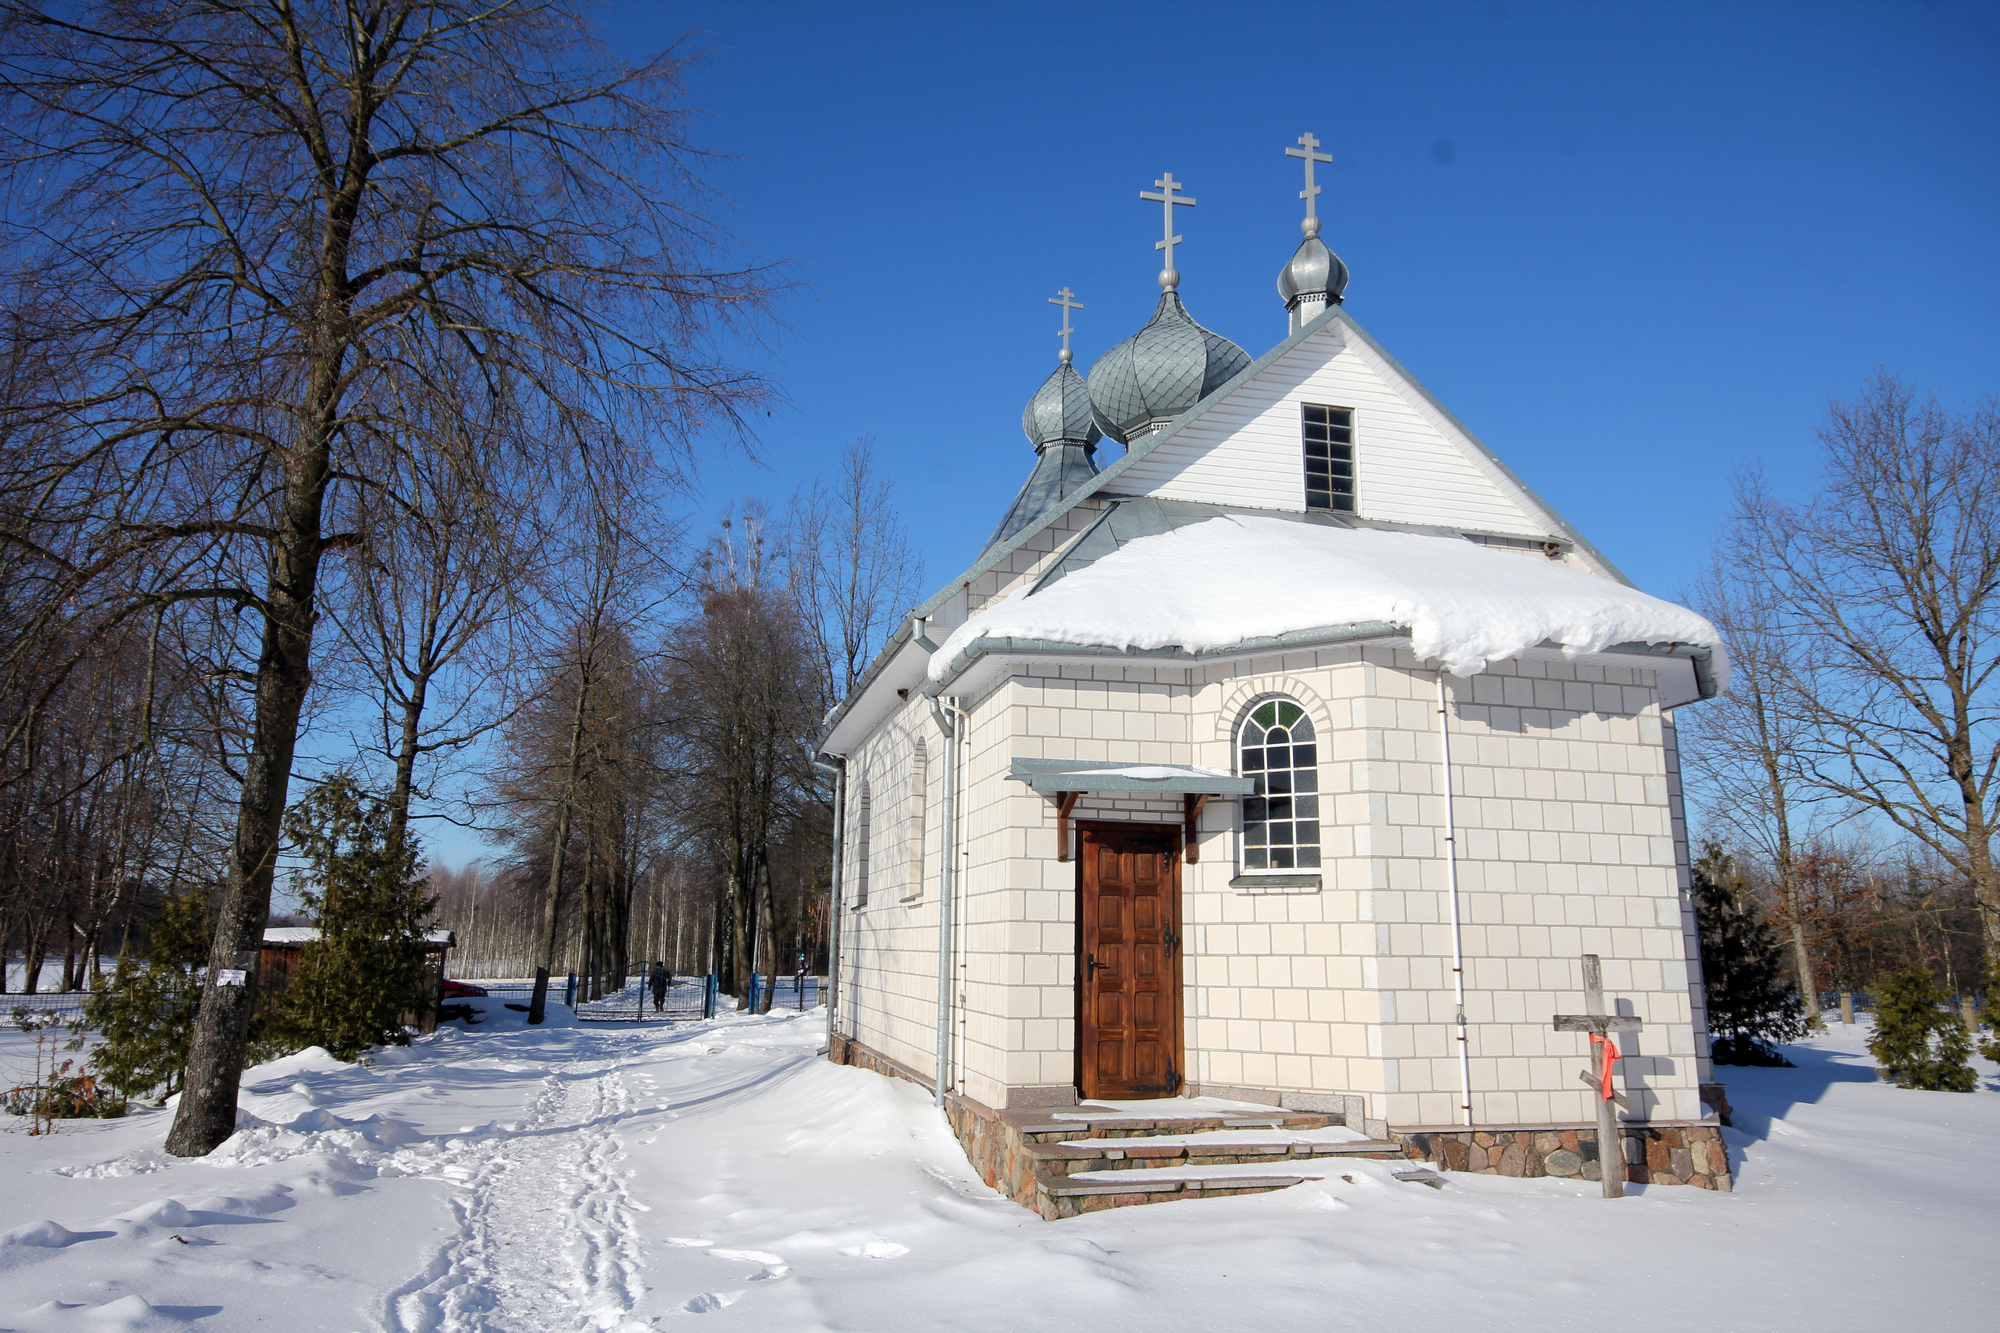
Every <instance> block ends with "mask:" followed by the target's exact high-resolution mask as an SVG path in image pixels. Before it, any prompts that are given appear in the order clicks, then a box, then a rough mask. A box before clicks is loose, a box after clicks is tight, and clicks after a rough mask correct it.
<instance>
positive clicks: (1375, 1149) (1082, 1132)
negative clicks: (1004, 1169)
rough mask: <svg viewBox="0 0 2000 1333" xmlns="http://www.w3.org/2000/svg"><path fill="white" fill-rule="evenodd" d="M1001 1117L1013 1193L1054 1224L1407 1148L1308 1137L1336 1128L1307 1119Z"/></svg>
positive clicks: (1225, 1191)
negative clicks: (1010, 1145)
mask: <svg viewBox="0 0 2000 1333" xmlns="http://www.w3.org/2000/svg"><path fill="white" fill-rule="evenodd" d="M999 1118H1000V1119H1001V1120H1002V1121H1003V1122H1004V1124H1005V1126H1006V1129H1007V1135H1008V1137H1009V1138H1010V1139H1012V1140H1013V1145H1014V1146H1013V1148H1012V1151H1011V1153H1010V1154H1009V1162H1010V1164H1011V1166H1012V1168H1013V1172H1012V1175H1013V1179H1014V1180H1015V1181H1017V1182H1018V1184H1017V1185H1016V1187H1015V1188H1014V1189H1013V1190H1012V1191H1011V1192H1012V1193H1013V1196H1014V1197H1015V1198H1016V1200H1017V1201H1019V1202H1021V1203H1023V1204H1026V1205H1027V1206H1028V1207H1030V1208H1033V1209H1034V1210H1035V1211H1036V1212H1038V1213H1040V1214H1041V1215H1042V1216H1043V1217H1044V1218H1047V1219H1049V1220H1051V1221H1053V1220H1056V1219H1058V1218H1064V1217H1076V1216H1078V1215H1080V1214H1083V1213H1089V1212H1098V1211H1101V1210H1103V1209H1107V1208H1128V1207H1133V1206H1136V1205H1141V1204H1149V1203H1167V1202H1172V1201H1175V1200H1180V1199H1203V1198H1223V1197H1228V1196H1232V1195H1238V1194H1263V1193H1267V1192H1269V1191H1271V1190H1280V1189H1285V1188H1288V1187H1289V1186H1292V1185H1296V1184H1298V1183H1299V1182H1300V1181H1302V1180H1308V1179H1315V1178H1319V1177H1324V1176H1326V1175H1329V1174H1332V1171H1333V1167H1334V1165H1335V1164H1336V1163H1337V1162H1339V1161H1340V1160H1342V1159H1351V1158H1356V1157H1374V1158H1395V1159H1401V1158H1402V1157H1403V1156H1404V1153H1403V1149H1402V1146H1401V1145H1400V1144H1396V1143H1392V1142H1388V1141H1386V1140H1380V1141H1378V1140H1359V1141H1344V1142H1342V1141H1330V1140H1326V1139H1313V1138H1307V1137H1303V1136H1304V1135H1305V1134H1306V1133H1307V1132H1308V1131H1312V1130H1321V1129H1326V1128H1328V1127H1330V1126H1333V1125H1335V1124H1337V1123H1338V1121H1337V1119H1336V1118H1335V1117H1333V1116H1329V1115H1320V1114H1316V1113H1309V1112H1291V1111H1282V1110H1273V1111H1270V1112H1262V1111H1251V1110H1249V1109H1247V1108H1246V1109H1245V1110H1244V1111H1242V1112H1237V1111H1235V1110H1234V1109H1231V1110H1227V1111H1222V1112H1218V1113H1213V1114H1175V1115H1160V1116H1154V1117H1147V1116H1144V1115H1143V1114H1134V1113H1133V1112H1132V1111H1129V1110H1125V1111H1107V1112H1105V1113H1103V1114H1093V1113H1091V1112H1090V1111H1089V1110H1087V1109H1080V1110H1071V1109H1069V1108H1062V1109H1061V1110H1059V1111H1039V1110H1038V1111H1025V1110H1013V1111H1004V1112H1001V1113H999ZM1259 1131H1264V1132H1263V1133H1259ZM1211 1135H1214V1136H1216V1137H1214V1138H1213V1139H1211V1138H1210V1137H1209V1136H1211ZM1023 1187H1025V1188H1023Z"/></svg>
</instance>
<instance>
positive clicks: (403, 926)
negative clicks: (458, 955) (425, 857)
mask: <svg viewBox="0 0 2000 1333" xmlns="http://www.w3.org/2000/svg"><path fill="white" fill-rule="evenodd" d="M286 835H287V837H288V838H289V839H290V841H291V842H292V844H293V846H294V847H295V848H296V850H297V851H298V853H299V855H300V856H301V857H302V858H303V859H304V861H305V863H306V869H305V872H304V874H303V875H302V876H301V888H302V893H301V897H302V898H303V899H304V901H305V905H306V910H307V911H309V912H311V913H312V914H313V915H314V917H316V918H317V921H318V925H319V938H318V939H317V940H314V941H312V942H311V943H308V944H307V945H306V946H305V947H304V949H303V950H301V952H300V958H299V965H298V968H297V970H296V971H295V972H294V973H293V974H292V983H291V986H290V988H289V989H288V990H287V991H286V992H285V995H284V998H283V1000H282V1001H281V1002H280V1004H279V1008H278V1011H277V1013H276V1014H274V1015H273V1018H272V1021H271V1023H270V1025H269V1028H268V1029H267V1034H268V1037H269V1038H272V1039H279V1040H282V1041H284V1042H285V1043H286V1044H288V1045H290V1046H293V1047H299V1046H324V1047H325V1048H326V1049H327V1050H328V1051H330V1052H331V1053H332V1054H333V1055H335V1056H336V1057H338V1058H340V1059H342V1060H352V1059H355V1058H357V1057H359V1056H360V1055H361V1054H362V1052H364V1051H366V1050H367V1049H368V1048H369V1047H371V1046H407V1045H408V1044H409V1041H410V1038H409V1034H408V1033H406V1032H405V1031H404V1030H403V1016H404V1015H405V1014H407V1013H411V1012H414V1011H416V1010H418V1009H420V1008H421V1007H422V1005H423V1004H424V1003H425V1000H426V996H425V983H426V981H427V979H428V973H427V971H426V969H425V967H424V948H423V946H424V922H425V920H426V919H427V918H428V917H429V916H430V914H431V911H432V909H433V908H434V907H436V905H437V899H436V898H434V897H432V896H430V894H429V893H428V892H426V889H427V885H426V882H425V880H424V879H423V877H422V875H421V874H420V873H419V865H418V857H417V850H416V847H415V845H414V843H413V842H411V841H410V840H408V839H405V838H399V837H397V836H396V835H395V833H394V832H393V831H392V829H391V821H390V813H389V809H388V806H387V804H386V803H385V802H383V801H380V800H377V799H376V798H374V797H372V796H370V795H368V794H367V793H366V792H363V791H362V790H361V789H360V787H359V786H357V785H356V783H355V782H354V780H353V778H351V777H349V776H348V775H346V774H335V775H334V776H333V777H331V778H329V779H328V780H327V781H325V782H323V783H321V784H320V786H319V788H318V789H317V790H316V791H314V792H313V794H312V795H311V796H308V797H307V798H306V799H305V800H303V801H301V802H300V803H299V804H298V805H296V806H294V807H293V808H292V810H291V811H289V812H288V813H287V815H286Z"/></svg>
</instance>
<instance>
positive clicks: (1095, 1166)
mask: <svg viewBox="0 0 2000 1333" xmlns="http://www.w3.org/2000/svg"><path fill="white" fill-rule="evenodd" d="M1115 1141H1116V1142H1118V1143H1120V1144H1121V1145H1122V1146H1120V1147H1116V1148H1113V1147H1109V1146H1105V1147H1099V1146H1097V1145H1095V1144H1092V1145H1090V1146H1083V1145H1080V1144H1077V1143H1075V1142H1074V1141H1072V1142H1071V1143H1067V1144H1063V1143H1057V1144H1049V1145H1046V1146H1040V1147H1038V1148H1037V1149H1036V1151H1035V1157H1036V1160H1037V1164H1038V1165H1039V1166H1040V1167H1041V1168H1042V1169H1043V1170H1044V1171H1045V1172H1046V1173H1048V1174H1049V1175H1053V1176H1074V1175H1080V1174H1082V1173H1084V1172H1089V1171H1156V1170H1172V1169H1174V1168H1177V1167H1187V1166H1247V1165H1256V1166H1268V1165H1274V1164H1278V1163H1284V1162H1292V1163H1306V1162H1312V1161H1315V1160H1318V1159H1322V1158H1337V1157H1398V1158H1400V1157H1401V1156H1402V1155H1403V1149H1402V1146H1401V1145H1400V1144H1396V1143H1391V1142H1389V1141H1387V1140H1379V1141H1378V1140H1371V1139H1363V1140H1361V1141H1359V1142H1349V1143H1321V1142H1298V1141H1290V1140H1280V1141H1277V1142H1270V1143H1152V1142H1149V1141H1147V1140H1145V1139H1138V1140H1132V1139H1123V1140H1115Z"/></svg>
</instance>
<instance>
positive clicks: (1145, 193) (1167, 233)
mask: <svg viewBox="0 0 2000 1333" xmlns="http://www.w3.org/2000/svg"><path fill="white" fill-rule="evenodd" d="M1153 184H1155V185H1157V186H1159V187H1160V192H1159V193H1158V194H1154V193H1153V192H1152V191H1151V190H1141V191H1139V197H1140V198H1141V199H1150V200H1152V201H1153V202H1154V203H1156V204H1158V205H1159V206H1160V216H1161V217H1162V218H1163V219H1164V220H1165V230H1164V232H1163V233H1162V235H1163V236H1164V239H1162V240H1158V241H1155V242H1153V248H1154V249H1155V250H1165V251H1166V252H1167V266H1166V267H1165V268H1163V269H1161V270H1160V285H1161V286H1163V287H1167V288H1169V289H1171V288H1172V287H1174V286H1175V285H1177V284H1178V283H1179V282H1180V278H1181V275H1180V273H1179V271H1178V270H1176V269H1175V268H1174V247H1175V246H1176V245H1179V244H1180V243H1181V242H1182V241H1184V240H1186V239H1187V238H1186V237H1185V236H1176V235H1174V205H1175V204H1184V205H1187V206H1188V207H1193V206H1194V200H1192V199H1177V198H1175V197H1174V191H1176V190H1182V189H1186V188H1187V187H1186V186H1185V185H1183V184H1182V183H1181V182H1180V181H1177V180H1175V179H1174V173H1173V172H1171V171H1169V172H1166V173H1165V174H1163V175H1162V176H1161V177H1160V179H1158V180H1156V181H1154V182H1153ZM1169 277H1171V279H1172V280H1171V281H1169Z"/></svg>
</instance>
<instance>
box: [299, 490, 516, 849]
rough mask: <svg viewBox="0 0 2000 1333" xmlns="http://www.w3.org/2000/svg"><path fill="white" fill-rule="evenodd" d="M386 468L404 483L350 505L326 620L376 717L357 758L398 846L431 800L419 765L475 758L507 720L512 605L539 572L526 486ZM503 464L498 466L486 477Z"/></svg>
mask: <svg viewBox="0 0 2000 1333" xmlns="http://www.w3.org/2000/svg"><path fill="white" fill-rule="evenodd" d="M397 461H398V462H400V463H401V464H402V467H401V468H400V469H399V471H400V472H401V473H402V474H403V475H401V476H398V477H396V478H395V479H394V481H393V483H392V484H388V485H384V486H382V487H380V488H379V489H375V490H370V491H367V492H364V493H363V494H362V495H361V497H360V498H359V501H358V505H357V507H358V508H360V509H361V510H362V511H363V513H364V514H365V516H366V517H365V521H364V522H363V524H362V530H363V531H364V532H365V533H366V534H367V545H366V546H365V547H364V548H363V549H362V550H361V551H359V552H357V557H356V561H355V564H356V566H357V577H355V578H354V579H353V580H352V583H353V591H352V595H351V596H350V597H349V598H347V599H346V604H345V605H339V604H336V605H335V606H334V607H333V608H331V616H332V619H333V620H334V621H335V622H336V623H337V624H338V626H339V628H340V630H341V637H342V639H343V640H344V641H345V644H346V646H347V649H348V652H347V654H346V656H347V657H348V659H349V661H350V662H351V663H352V664H353V667H354V669H355V671H356V672H357V674H358V675H359V676H360V677H361V678H362V680H363V681H365V688H366V691H367V693H368V694H370V695H372V696H373V698H374V700H375V703H376V712H377V722H378V725H379V732H378V733H377V734H376V735H375V736H374V737H373V738H372V739H370V740H367V741H364V742H363V743H362V745H361V746H360V747H358V748H361V749H363V750H364V751H365V750H373V751H375V752H376V753H378V754H380V755H381V756H382V757H383V759H384V760H386V761H387V763H388V765H389V769H390V775H391V776H390V782H389V792H388V795H387V798H386V800H387V804H388V808H389V818H390V833H391V836H392V837H394V838H395V839H396V840H397V841H398V842H401V841H402V840H403V838H404V836H405V834H406V831H407V829H408V827H409V821H410V806H411V802H412V799H413V798H415V797H417V796H419V795H420V794H428V791H427V788H428V784H427V783H426V782H425V781H424V777H425V774H423V773H421V772H419V766H420V764H424V763H425V761H432V763H433V764H434V763H435V762H436V761H438V760H441V759H445V758H448V757H449V756H451V755H452V754H454V753H456V752H458V751H460V750H462V749H464V748H465V747H466V746H469V745H471V744H473V743H474V742H476V741H478V740H479V739H480V738H482V737H484V736H486V735H487V734H488V733H490V732H492V731H493V730H494V729H495V728H497V727H500V726H503V725H504V724H505V723H506V721H507V719H508V718H509V717H510V716H511V715H512V712H513V710H514V708H515V707H517V706H518V703H519V692H518V690H517V689H516V688H515V682H514V677H515V676H516V675H517V674H518V670H519V667H520V660H521V656H522V654H521V652H520V651H519V650H520V641H521V640H522V639H523V638H524V637H525V636H526V633H527V629H526V627H525V626H524V624H523V620H524V619H525V617H524V614H523V612H524V607H523V603H524V602H525V601H527V600H529V598H530V596H531V592H532V589H533V587H534V586H535V584H536V582H537V580H538V578H539V576H540V575H541V573H542V571H543V566H545V565H546V564H547V563H548V562H547V561H546V560H545V559H543V558H542V557H541V555H540V552H541V551H543V550H544V549H546V541H547V533H546V532H545V531H544V530H543V527H542V525H541V524H540V523H538V522H537V519H538V518H539V515H538V513H537V511H536V509H535V507H534V505H533V504H532V503H530V502H529V501H528V499H526V498H525V497H528V496H531V495H532V494H533V490H534V488H533V482H532V479H531V478H515V479H514V480H513V482H512V484H511V485H510V486H508V487H507V488H506V489H505V490H504V491H501V490H497V489H496V488H494V487H493V485H492V482H493V481H495V480H497V479H498V478H497V477H489V478H486V479H473V478H468V477H466V476H465V475H464V473H463V471H462V470H461V468H460V467H459V466H458V465H457V460H456V458H454V457H452V456H449V455H431V454H412V455H410V456H408V457H406V458H403V459H399V460H397ZM512 461H513V460H511V459H508V458H505V457H503V458H501V459H497V460H495V462H496V466H495V472H496V473H498V472H500V470H501V468H504V467H505V466H507V465H508V464H509V463H511V462H512Z"/></svg>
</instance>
